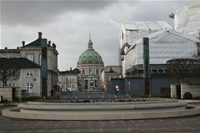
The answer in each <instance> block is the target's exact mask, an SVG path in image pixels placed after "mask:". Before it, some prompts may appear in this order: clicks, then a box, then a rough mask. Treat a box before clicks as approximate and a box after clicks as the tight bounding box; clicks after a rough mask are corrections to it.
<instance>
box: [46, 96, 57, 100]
mask: <svg viewBox="0 0 200 133" xmlns="http://www.w3.org/2000/svg"><path fill="white" fill-rule="evenodd" d="M46 99H60V96H53V97H51V96H47V97H46Z"/></svg>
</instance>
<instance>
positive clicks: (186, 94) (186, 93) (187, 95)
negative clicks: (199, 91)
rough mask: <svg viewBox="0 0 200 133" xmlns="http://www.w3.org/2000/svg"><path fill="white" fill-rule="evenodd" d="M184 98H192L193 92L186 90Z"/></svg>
mask: <svg viewBox="0 0 200 133" xmlns="http://www.w3.org/2000/svg"><path fill="white" fill-rule="evenodd" d="M183 98H184V99H192V94H191V93H190V92H185V93H184V95H183Z"/></svg>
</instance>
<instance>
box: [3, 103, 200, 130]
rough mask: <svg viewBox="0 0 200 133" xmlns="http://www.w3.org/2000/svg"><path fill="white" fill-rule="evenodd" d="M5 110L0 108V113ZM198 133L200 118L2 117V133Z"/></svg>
mask: <svg viewBox="0 0 200 133" xmlns="http://www.w3.org/2000/svg"><path fill="white" fill-rule="evenodd" d="M3 108H7V107H0V112H1V110H2V109H3ZM89 132H95V133H127V132H129V133H158V132H159V133H160V132H161V133H199V132H200V115H197V116H190V117H181V118H165V119H148V120H119V121H38V120H23V119H13V118H5V117H3V116H2V115H1V114H0V133H89Z"/></svg>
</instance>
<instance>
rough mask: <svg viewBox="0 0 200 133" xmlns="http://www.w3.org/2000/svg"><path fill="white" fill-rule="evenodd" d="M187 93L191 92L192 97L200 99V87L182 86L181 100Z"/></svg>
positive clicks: (184, 84)
mask: <svg viewBox="0 0 200 133" xmlns="http://www.w3.org/2000/svg"><path fill="white" fill-rule="evenodd" d="M185 92H190V93H191V94H192V97H193V98H194V97H200V85H192V84H186V83H183V84H181V98H183V95H184V93H185Z"/></svg>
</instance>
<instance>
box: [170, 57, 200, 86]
mask: <svg viewBox="0 0 200 133" xmlns="http://www.w3.org/2000/svg"><path fill="white" fill-rule="evenodd" d="M199 64H200V60H199V59H189V58H186V59H172V60H168V61H167V74H168V75H169V77H172V78H175V79H176V80H177V82H178V84H180V80H181V79H182V81H183V82H184V79H185V78H186V77H199V74H200V69H199Z"/></svg>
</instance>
